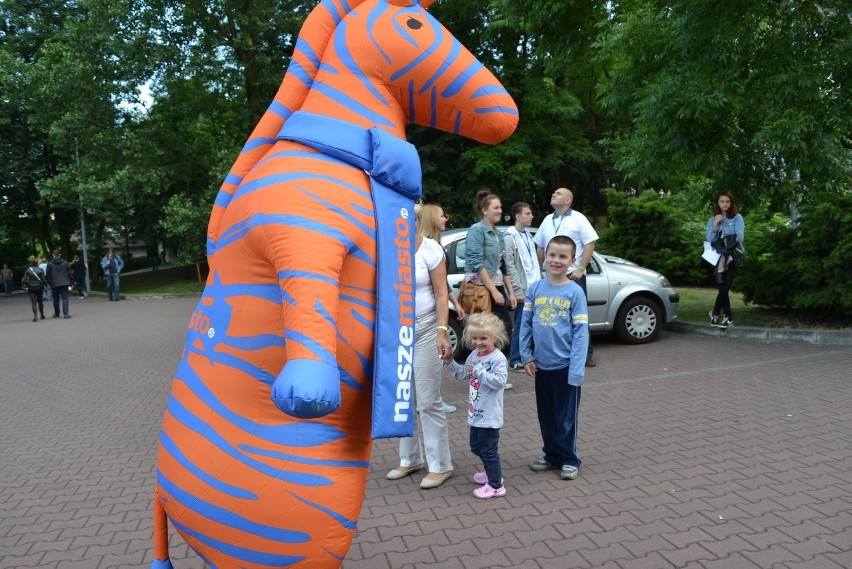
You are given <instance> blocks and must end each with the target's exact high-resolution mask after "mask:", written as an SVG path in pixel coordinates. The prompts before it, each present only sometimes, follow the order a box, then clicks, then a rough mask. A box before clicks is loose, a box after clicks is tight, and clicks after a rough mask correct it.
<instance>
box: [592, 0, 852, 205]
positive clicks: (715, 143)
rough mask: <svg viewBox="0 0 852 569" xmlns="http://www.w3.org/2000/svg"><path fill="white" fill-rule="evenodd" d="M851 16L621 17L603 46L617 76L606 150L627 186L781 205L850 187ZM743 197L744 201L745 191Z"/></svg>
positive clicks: (622, 13) (733, 6)
mask: <svg viewBox="0 0 852 569" xmlns="http://www.w3.org/2000/svg"><path fill="white" fill-rule="evenodd" d="M848 12H849V11H848V6H847V5H846V4H845V3H844V2H840V1H839V0H828V1H820V2H811V3H802V2H792V1H784V2H745V1H741V0H740V1H735V2H725V3H724V4H721V3H707V2H702V1H700V0H678V1H674V2H671V1H668V2H660V1H656V2H650V3H648V2H628V3H624V4H618V5H613V14H612V18H611V22H610V24H609V25H608V26H606V28H605V32H604V33H603V34H602V36H601V39H600V40H599V43H598V47H599V52H598V53H597V54H596V57H597V58H598V60H600V61H607V62H610V72H609V73H608V75H607V78H606V80H605V81H603V82H602V83H601V84H600V100H601V103H602V105H603V107H604V108H605V109H606V110H607V111H608V112H609V113H610V114H611V116H613V117H614V118H615V119H616V121H617V124H618V125H619V126H618V127H617V128H616V129H615V130H614V131H613V132H612V133H611V134H610V135H609V136H607V137H606V139H605V143H606V148H607V149H608V151H609V152H610V153H611V155H612V157H613V159H614V160H615V164H616V166H617V167H618V169H619V170H621V171H622V172H623V173H624V175H625V177H626V178H627V179H628V180H631V181H633V182H635V183H638V184H666V185H668V186H669V187H673V186H674V187H677V186H679V185H680V184H682V183H683V182H684V180H686V179H687V178H689V177H691V176H696V175H697V176H706V177H708V178H710V179H712V180H713V181H714V182H715V185H716V188H718V189H723V188H726V189H732V190H734V191H735V192H736V191H739V196H740V199H741V201H744V202H746V203H752V204H756V203H757V202H758V201H759V198H760V196H762V195H770V196H772V197H775V198H776V202H775V203H776V204H778V203H784V202H785V201H788V200H797V199H799V196H801V195H802V194H805V193H807V192H812V191H819V190H822V189H825V188H830V189H834V190H839V189H843V188H848V187H849V181H850V176H849V172H850V167H852V156H850V125H852V106H851V105H852V101H851V100H850V98H849V97H848V95H846V94H845V93H846V92H848V90H849V85H850V79H852V76H850V70H852V63H850V62H852V34H850V31H852V29H850V20H849V13H848ZM743 190H745V191H743Z"/></svg>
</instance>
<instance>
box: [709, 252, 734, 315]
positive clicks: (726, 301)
mask: <svg viewBox="0 0 852 569" xmlns="http://www.w3.org/2000/svg"><path fill="white" fill-rule="evenodd" d="M736 274H737V267H736V266H734V263H728V268H727V269H725V272H724V273H722V275H723V277H722V282H720V283H719V284H718V286H719V294H717V295H716V304H714V305H713V314H716V315H719V314H720V313H721V314H724V315H725V317H727V318H730V317H731V297H730V295H729V294H728V293H729V292H730V291H731V285H732V284H734V277H735V276H736Z"/></svg>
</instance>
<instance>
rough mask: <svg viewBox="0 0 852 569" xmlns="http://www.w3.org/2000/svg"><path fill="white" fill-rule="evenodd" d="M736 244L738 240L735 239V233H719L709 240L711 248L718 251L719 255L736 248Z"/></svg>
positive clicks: (726, 253) (728, 252)
mask: <svg viewBox="0 0 852 569" xmlns="http://www.w3.org/2000/svg"><path fill="white" fill-rule="evenodd" d="M737 245H739V241H737V236H736V235H725V236H724V237H722V234H721V233H720V234H719V235H718V236H717V237H716V239H714V240H713V241H711V242H710V246H711V247H713V250H714V251H716V252H717V253H719V254H720V255H728V254H730V253H731V251H733V250H734V249H736V247H737Z"/></svg>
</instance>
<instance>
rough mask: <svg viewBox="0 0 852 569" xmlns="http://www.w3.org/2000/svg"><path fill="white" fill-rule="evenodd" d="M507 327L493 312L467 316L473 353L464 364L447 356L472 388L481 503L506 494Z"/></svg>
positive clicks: (472, 444) (472, 439)
mask: <svg viewBox="0 0 852 569" xmlns="http://www.w3.org/2000/svg"><path fill="white" fill-rule="evenodd" d="M507 340H508V337H507V336H506V327H505V326H504V324H503V321H502V320H501V319H500V317H498V316H497V315H496V314H494V313H492V312H478V313H476V314H471V315H470V316H468V322H467V327H466V328H465V330H464V342H465V343H466V344H467V346H468V347H469V348H471V350H473V351H472V352H471V353H470V355H469V356H468V358H467V360H466V361H465V363H464V365H461V364H459V363H458V362H456V361H454V360H453V355H452V353H449V354H444V355H443V358H442V359H443V360H444V367H445V368H446V370H447V371H448V372H449V373H450V374H451V375H452V376H453V377H455V378H456V379H460V380H467V381H468V384H469V385H470V387H469V390H468V392H469V395H468V407H467V422H468V425H470V451H471V452H472V453H473V454H475V455H476V456H478V457H479V458H480V459H481V460H482V465H483V467H484V471H483V472H477V473H476V474H474V475H473V481H474V482H475V483H476V484H480V485H481V486H480V487H479V488H477V489H476V490H474V491H473V495H474V496H475V497H477V498H479V499H481V500H487V499H489V498H499V497H501V496H505V495H506V487H505V486H504V485H503V482H504V480H503V468H502V465H501V464H500V451H499V444H500V428H501V427H502V426H503V391H504V390H505V388H506V380H507V379H508V377H509V364H508V362H507V361H506V356H504V355H503V352H502V351H501V348H502V347H504V346H505V345H506V341H507Z"/></svg>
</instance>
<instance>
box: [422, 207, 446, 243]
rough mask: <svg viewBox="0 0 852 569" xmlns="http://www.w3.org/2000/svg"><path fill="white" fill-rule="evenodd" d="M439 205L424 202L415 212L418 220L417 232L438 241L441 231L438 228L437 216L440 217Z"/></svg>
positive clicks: (439, 240)
mask: <svg viewBox="0 0 852 569" xmlns="http://www.w3.org/2000/svg"><path fill="white" fill-rule="evenodd" d="M441 210H442V208H441V206H439V205H435V204H431V203H424V204H421V206H420V211H419V212H417V213H416V215H417V219H419V220H420V228H419V229H418V232H419V233H420V235H422V236H423V237H428V238H429V239H434V240H435V241H437V242H438V243H440V242H441V232H440V231H439V230H438V218H439V217H441Z"/></svg>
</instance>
